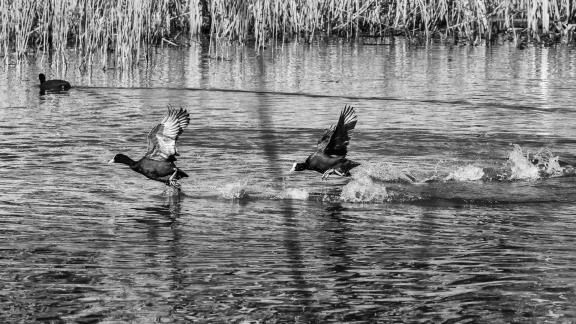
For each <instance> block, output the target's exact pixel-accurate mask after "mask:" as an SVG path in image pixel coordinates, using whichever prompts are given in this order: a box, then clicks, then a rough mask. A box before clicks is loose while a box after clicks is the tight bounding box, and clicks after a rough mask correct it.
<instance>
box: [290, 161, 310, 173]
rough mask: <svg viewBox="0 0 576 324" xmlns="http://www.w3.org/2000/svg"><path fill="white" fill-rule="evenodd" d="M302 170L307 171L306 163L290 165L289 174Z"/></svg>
mask: <svg viewBox="0 0 576 324" xmlns="http://www.w3.org/2000/svg"><path fill="white" fill-rule="evenodd" d="M304 170H308V163H307V162H304V163H294V164H293V165H292V169H290V173H292V172H295V171H304Z"/></svg>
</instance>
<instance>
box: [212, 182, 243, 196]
mask: <svg viewBox="0 0 576 324" xmlns="http://www.w3.org/2000/svg"><path fill="white" fill-rule="evenodd" d="M247 187H248V183H247V182H246V181H237V182H231V183H227V184H225V185H224V186H222V187H221V188H220V189H219V192H220V194H221V195H222V197H223V198H224V199H245V198H247V197H248V192H247Z"/></svg>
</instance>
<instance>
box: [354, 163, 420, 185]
mask: <svg viewBox="0 0 576 324" xmlns="http://www.w3.org/2000/svg"><path fill="white" fill-rule="evenodd" d="M351 174H352V178H353V179H362V178H365V177H369V178H372V179H374V180H379V181H382V182H405V183H412V182H413V180H412V179H411V177H410V176H408V172H406V171H403V170H400V169H399V168H397V167H395V166H393V165H391V164H390V163H386V162H370V163H366V164H362V165H360V166H358V167H356V168H354V169H352V171H351Z"/></svg>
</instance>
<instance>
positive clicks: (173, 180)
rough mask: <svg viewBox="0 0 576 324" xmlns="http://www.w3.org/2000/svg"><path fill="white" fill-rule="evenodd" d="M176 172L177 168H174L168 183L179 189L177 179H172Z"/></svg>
mask: <svg viewBox="0 0 576 324" xmlns="http://www.w3.org/2000/svg"><path fill="white" fill-rule="evenodd" d="M177 173H178V169H176V168H174V173H172V175H171V176H170V178H168V183H169V184H170V186H172V187H174V188H176V189H180V184H179V183H178V180H176V179H174V177H176V174H177Z"/></svg>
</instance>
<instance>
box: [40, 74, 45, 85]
mask: <svg viewBox="0 0 576 324" xmlns="http://www.w3.org/2000/svg"><path fill="white" fill-rule="evenodd" d="M38 78H40V84H42V83H44V82H46V76H45V75H44V73H40V74H39V75H38Z"/></svg>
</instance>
